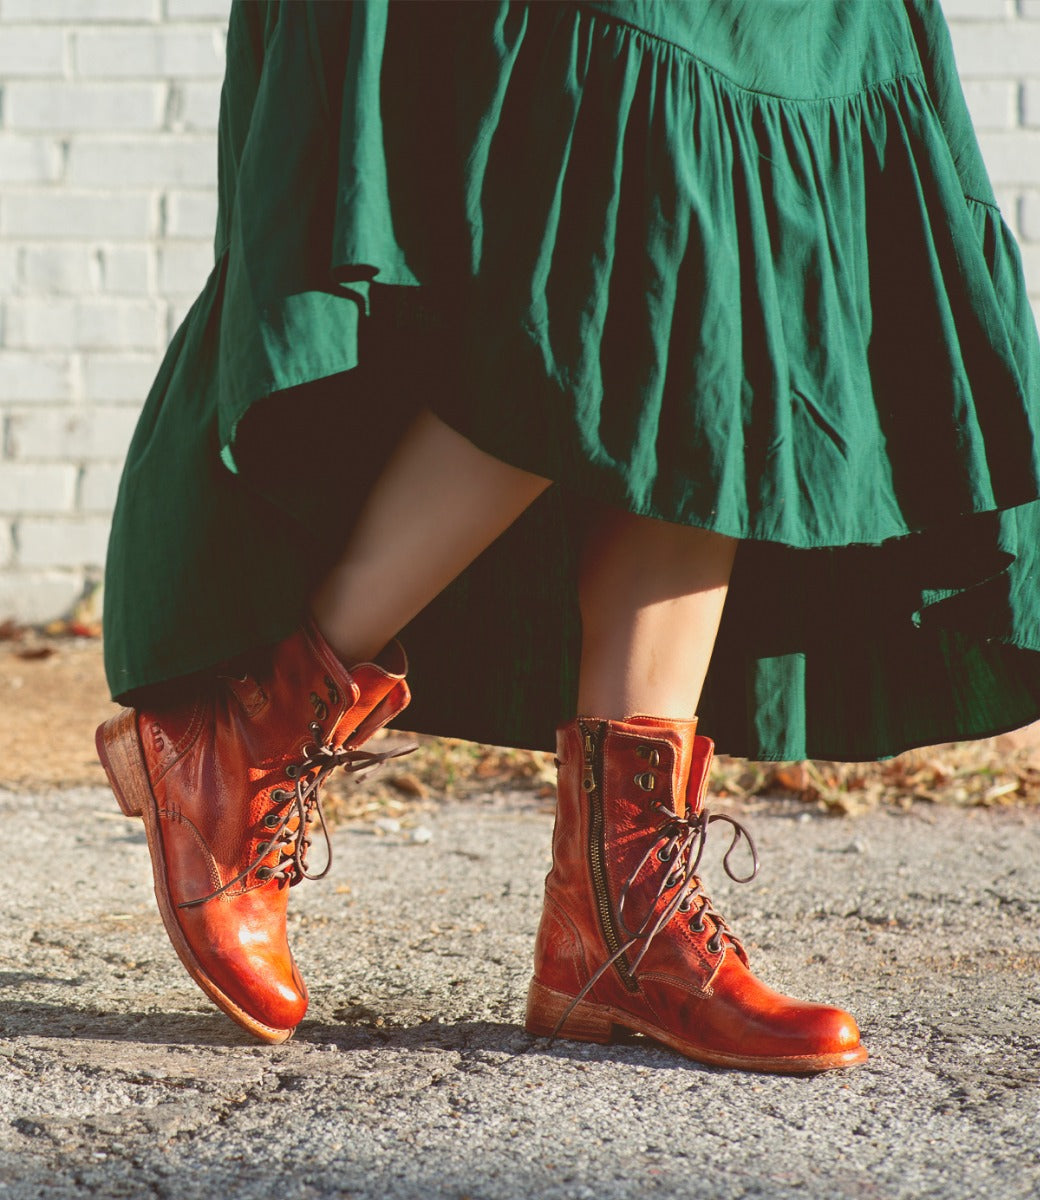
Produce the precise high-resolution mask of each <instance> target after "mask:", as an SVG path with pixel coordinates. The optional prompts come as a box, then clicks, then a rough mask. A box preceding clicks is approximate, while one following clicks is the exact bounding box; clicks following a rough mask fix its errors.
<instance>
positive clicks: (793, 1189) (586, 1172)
mask: <svg viewBox="0 0 1040 1200" xmlns="http://www.w3.org/2000/svg"><path fill="white" fill-rule="evenodd" d="M734 811H736V810H734ZM0 813H2V814H3V821H4V828H5V829H6V830H7V835H8V838H7V844H8V847H9V850H8V859H7V864H8V869H7V873H6V874H7V879H8V886H7V888H6V889H5V893H4V897H3V899H2V901H0V918H2V919H0V985H2V986H0V1060H2V1066H3V1069H2V1071H0V1117H2V1119H0V1200H29V1198H30V1197H31V1198H33V1200H36V1198H40V1197H42V1198H57V1197H66V1196H69V1197H71V1196H100V1197H106V1198H107V1197H122V1196H127V1197H153V1196H154V1197H163V1198H167V1197H168V1198H171V1200H173V1198H176V1200H181V1198H184V1197H206V1198H207V1200H211V1198H212V1197H214V1196H218V1197H221V1198H222V1200H237V1198H240V1197H241V1198H247V1197H248V1198H252V1197H257V1198H260V1197H269V1196H271V1195H272V1194H277V1195H278V1196H279V1197H280V1198H283V1200H296V1198H297V1197H298V1198H301V1200H303V1198H309V1197H343V1198H351V1200H368V1198H370V1197H371V1198H372V1200H375V1198H376V1197H380V1198H383V1197H388V1198H391V1200H393V1198H406V1197H407V1198H411V1197H431V1196H432V1197H450V1198H452V1200H464V1198H468V1200H512V1198H519V1197H530V1196H539V1197H546V1198H549V1200H572V1198H577V1200H580V1198H584V1197H588V1198H590V1200H591V1198H592V1197H595V1198H596V1200H615V1198H617V1200H622V1198H629V1197H631V1198H635V1197H645V1196H651V1197H652V1196H662V1197H663V1196H682V1197H705V1198H707V1197H711V1198H712V1200H729V1198H731V1197H732V1198H738V1197H760V1196H761V1197H769V1198H770V1200H775V1198H778V1197H794V1196H798V1197H800V1198H804V1197H813V1198H815V1197H820V1198H821V1200H823V1198H827V1200H833V1198H835V1197H857V1198H858V1197H884V1198H890V1197H891V1198H895V1197H907V1198H910V1197H913V1198H914V1200H923V1198H929V1197H936V1198H939V1197H942V1198H943V1200H949V1198H950V1197H976V1196H977V1197H987V1198H989V1197H999V1198H1001V1200H1009V1198H1016V1197H1033V1196H1035V1195H1037V1194H1038V1192H1040V934H1038V928H1040V921H1038V916H1040V814H1038V813H1037V812H1036V811H1029V810H1025V809H1005V810H958V809H952V808H942V809H939V808H929V807H927V806H915V807H914V808H913V809H911V810H909V811H906V812H900V811H892V810H884V811H878V812H875V813H872V814H870V815H868V816H865V817H861V818H858V819H854V820H853V819H848V818H846V819H834V818H827V817H818V816H815V815H809V814H808V813H795V812H794V811H792V809H791V806H787V807H780V806H777V807H775V808H774V809H773V810H771V811H770V810H769V809H768V806H766V807H765V809H764V810H763V811H760V812H755V813H751V814H750V815H749V814H748V813H747V810H745V811H744V813H743V814H741V816H742V819H744V820H745V821H746V822H747V823H748V824H749V825H750V827H751V828H752V830H753V832H754V834H755V837H756V841H757V842H758V845H759V850H760V853H761V855H762V859H763V867H762V870H761V872H760V874H759V876H758V878H757V879H755V880H754V881H753V882H752V883H750V884H747V885H745V886H743V887H736V886H735V885H733V884H732V883H731V882H730V881H729V880H727V879H726V878H725V876H724V875H723V873H722V870H721V867H720V866H719V865H718V855H719V854H720V853H721V851H722V850H724V849H725V842H726V839H725V838H722V839H720V840H721V841H722V842H723V843H724V844H723V846H722V847H721V849H720V848H719V847H718V846H716V848H715V850H714V852H713V851H712V848H711V843H710V842H709V851H708V856H707V858H706V863H707V865H706V867H705V872H704V873H705V876H706V879H707V882H708V889H709V891H710V892H711V894H712V895H713V898H714V899H715V901H716V904H717V906H718V908H719V909H720V911H722V912H723V913H724V914H726V915H727V917H728V918H729V919H730V920H731V923H732V924H733V925H734V927H735V929H736V930H737V932H739V933H740V934H741V936H742V938H743V939H744V941H745V943H746V945H747V947H748V949H749V952H750V954H751V959H752V966H753V967H754V969H755V970H756V972H757V973H758V974H759V975H760V976H761V977H762V978H763V979H765V980H766V982H768V983H770V984H772V985H773V986H775V987H778V988H780V989H782V990H788V991H791V992H793V993H795V994H798V995H800V996H803V997H806V998H810V999H818V1000H823V1001H828V1002H835V1003H839V1004H842V1005H844V1006H846V1007H848V1008H849V1009H850V1011H852V1012H853V1013H854V1014H855V1015H856V1017H857V1018H858V1019H859V1021H860V1024H861V1026H862V1027H863V1033H864V1040H865V1041H866V1043H867V1045H868V1046H869V1048H870V1050H871V1054H872V1057H871V1059H870V1061H869V1062H868V1063H867V1064H866V1065H864V1066H862V1067H859V1068H857V1069H855V1070H852V1071H847V1072H832V1073H827V1074H824V1075H819V1076H816V1077H810V1078H789V1077H788V1078H785V1077H780V1076H765V1075H761V1076H759V1075H752V1074H745V1073H736V1072H726V1071H720V1070H715V1069H713V1068H708V1067H702V1066H699V1065H698V1064H696V1063H690V1062H687V1061H685V1060H683V1059H681V1058H679V1057H678V1056H677V1055H675V1054H673V1053H671V1052H670V1051H667V1050H664V1049H661V1048H658V1047H656V1046H654V1045H653V1044H652V1043H650V1042H647V1041H645V1040H643V1039H639V1038H635V1037H633V1038H631V1039H629V1040H627V1041H626V1042H623V1043H619V1044H616V1045H612V1046H603V1047H600V1046H592V1045H585V1044H581V1043H568V1042H559V1043H556V1044H555V1045H553V1046H552V1047H548V1046H547V1045H546V1043H545V1042H542V1041H537V1040H535V1039H533V1038H531V1037H529V1036H528V1035H527V1034H526V1033H524V1031H523V1028H522V1019H523V1005H524V995H525V991H526V986H527V981H528V977H529V972H530V955H531V949H532V945H533V939H534V931H535V927H536V924H537V920H538V916H539V906H540V899H541V887H542V878H543V876H544V873H545V871H546V869H547V867H548V860H549V838H550V830H551V820H552V819H551V817H550V816H549V815H547V814H546V813H545V812H544V811H540V810H539V808H538V806H537V803H536V802H533V801H532V800H531V799H530V798H529V797H524V796H520V795H512V796H511V795H497V796H488V797H486V798H478V799H476V800H470V801H466V802H461V801H460V802H450V803H446V804H444V805H443V806H442V807H440V808H439V809H438V810H437V811H436V812H435V813H433V814H432V815H430V816H424V818H423V821H424V823H425V825H426V826H427V827H428V829H429V832H430V834H431V836H430V838H429V840H428V841H415V840H412V839H411V838H410V837H409V836H408V831H407V830H403V831H401V833H400V834H394V833H390V834H382V833H381V832H380V831H377V830H375V829H374V828H373V827H372V826H370V825H350V826H344V827H341V828H339V829H337V830H336V831H335V832H334V841H335V850H336V861H335V864H334V867H333V871H332V874H331V875H330V877H329V878H328V879H326V880H324V881H322V882H319V883H313V884H309V885H306V886H303V887H300V888H297V889H295V890H294V893H293V898H292V904H291V907H290V936H291V940H292V944H293V947H294V951H295V953H296V957H297V960H298V961H299V963H300V966H301V970H302V972H303V974H304V976H305V978H306V979H307V981H308V984H309V986H310V990H311V1007H310V1011H309V1013H308V1017H307V1019H306V1021H305V1022H304V1024H303V1025H302V1026H301V1028H300V1030H299V1031H298V1033H297V1036H296V1037H295V1038H294V1039H293V1040H292V1041H290V1042H288V1043H286V1044H285V1045H283V1046H279V1047H266V1046H261V1045H260V1044H258V1043H255V1042H253V1041H252V1040H251V1039H250V1038H249V1037H248V1035H247V1034H245V1033H242V1032H240V1031H239V1030H238V1029H237V1027H236V1026H235V1025H233V1024H232V1023H231V1022H230V1021H229V1020H227V1018H225V1017H224V1016H223V1015H222V1014H220V1013H219V1012H217V1011H216V1010H215V1009H214V1008H213V1007H212V1006H211V1005H209V1004H208V1002H207V1001H206V1000H205V999H204V997H203V996H202V994H201V993H200V992H198V991H197V990H196V989H195V987H194V985H193V984H192V983H191V982H190V980H189V979H188V977H187V975H186V974H185V973H184V971H183V970H182V969H181V967H180V964H179V963H178V961H177V959H176V957H175V955H174V953H173V951H172V949H171V948H170V947H169V945H168V943H167V941H166V936H165V933H164V932H163V928H162V925H161V923H160V921H159V918H158V915H157V912H156V910H155V904H154V900H153V898H152V895H151V877H150V870H149V865H148V855H147V849H146V846H145V841H144V835H143V830H142V827H141V825H140V824H139V823H137V822H134V821H127V820H125V819H124V818H122V817H121V816H120V815H119V814H118V813H117V812H116V810H115V805H114V802H113V801H112V798H111V795H110V794H109V793H108V792H107V791H104V790H101V789H97V788H85V789H75V790H63V791H52V792H46V793H39V794H31V795H30V794H26V793H15V792H7V791H2V790H0ZM15 848H17V858H15V856H14V853H13V851H14V849H15Z"/></svg>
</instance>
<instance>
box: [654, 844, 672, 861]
mask: <svg viewBox="0 0 1040 1200" xmlns="http://www.w3.org/2000/svg"><path fill="white" fill-rule="evenodd" d="M657 861H658V862H663V863H665V862H671V861H672V852H671V850H669V848H668V847H667V846H662V847H661V848H660V850H658V851H657Z"/></svg>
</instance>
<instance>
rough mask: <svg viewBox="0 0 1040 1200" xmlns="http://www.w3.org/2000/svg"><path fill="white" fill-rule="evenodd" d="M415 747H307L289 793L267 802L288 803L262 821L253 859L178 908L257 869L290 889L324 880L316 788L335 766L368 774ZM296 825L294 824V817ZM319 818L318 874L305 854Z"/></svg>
mask: <svg viewBox="0 0 1040 1200" xmlns="http://www.w3.org/2000/svg"><path fill="white" fill-rule="evenodd" d="M415 749H417V747H416V746H415V745H406V746H399V747H396V748H394V749H393V750H384V751H382V752H375V751H371V750H355V749H351V748H349V747H346V746H341V747H337V746H332V745H319V744H317V743H311V745H309V746H307V747H305V750H304V758H303V761H302V762H301V763H291V764H290V765H289V766H288V767H287V768H286V774H287V775H288V776H289V778H290V779H293V780H295V785H294V787H293V789H292V791H287V790H286V789H285V788H275V789H274V791H273V792H272V793H271V800H272V802H273V803H275V804H284V803H285V802H286V801H289V803H288V805H287V806H286V808H285V811H284V812H283V813H282V814H281V815H280V816H279V814H278V813H277V812H274V811H272V812H271V813H268V815H267V817H265V818H264V825H265V826H266V827H268V828H270V829H271V836H270V838H269V840H267V841H263V842H260V843H259V845H258V846H257V856H256V858H254V859H253V861H252V862H250V863H249V865H248V866H246V867H244V868H243V869H242V870H241V871H239V873H238V874H237V875H235V876H234V877H233V878H232V879H229V880H228V881H227V882H226V883H224V884H221V886H220V887H219V888H217V889H216V890H215V891H213V892H210V893H209V895H208V896H200V897H199V898H198V899H197V900H185V901H183V902H182V903H180V904H178V905H177V907H178V908H192V907H193V906H194V905H197V904H205V903H206V902H207V901H208V900H213V899H215V898H216V897H217V896H220V895H223V893H224V892H226V891H227V890H228V888H231V887H234V885H235V884H236V883H240V882H241V881H242V880H243V879H245V877H246V876H247V875H248V874H249V873H250V872H251V871H256V875H257V878H258V879H261V880H264V881H266V880H269V879H288V880H289V885H290V887H292V886H294V885H295V884H297V883H300V882H302V881H303V880H304V879H323V878H324V877H325V876H326V875H327V874H328V873H329V869H330V868H331V867H332V839H331V837H330V835H329V827H328V823H327V821H326V819H325V811H324V809H323V808H322V805H321V797H320V794H319V789H320V787H321V785H322V784H323V783H324V782H325V779H326V777H327V776H328V775H329V774H330V773H331V772H332V771H334V770H336V768H337V767H341V768H342V769H343V770H344V771H346V772H348V774H351V775H356V776H359V777H360V776H362V775H367V774H368V773H369V772H370V771H373V770H375V768H376V767H378V766H381V765H382V764H383V763H384V762H386V760H387V759H390V758H399V757H400V756H401V755H403V754H410V753H411V752H412V751H413V750H415ZM294 817H295V818H296V823H295V824H293V818H294ZM315 817H317V819H318V824H319V827H320V829H321V835H322V837H323V839H324V841H325V865H324V866H323V867H322V869H321V870H320V871H312V870H310V869H309V868H308V865H307V851H308V849H309V848H310V845H311V839H310V838H309V837H308V836H307V831H308V829H309V827H310V826H311V825H312V824H313V822H314V818H315ZM275 850H278V851H279V852H280V858H279V861H278V865H277V866H276V867H264V866H262V865H261V864H262V863H263V861H264V859H265V858H267V857H268V856H269V855H270V854H271V853H272V852H273V851H275Z"/></svg>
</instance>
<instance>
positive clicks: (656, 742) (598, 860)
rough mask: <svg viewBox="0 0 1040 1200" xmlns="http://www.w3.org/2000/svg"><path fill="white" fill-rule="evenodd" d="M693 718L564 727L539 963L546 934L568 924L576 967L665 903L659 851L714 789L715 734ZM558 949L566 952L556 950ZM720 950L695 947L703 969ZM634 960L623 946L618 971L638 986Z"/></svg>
mask: <svg viewBox="0 0 1040 1200" xmlns="http://www.w3.org/2000/svg"><path fill="white" fill-rule="evenodd" d="M696 728H697V722H696V719H693V720H689V721H661V720H656V719H654V718H652V717H644V716H636V717H631V718H629V719H628V720H627V721H605V720H597V719H592V718H578V719H577V720H575V721H572V722H570V723H569V724H567V725H564V726H561V727H560V729H559V730H558V731H557V762H558V763H559V776H558V807H557V814H556V826H555V829H554V832H553V865H552V869H551V871H550V872H549V876H548V878H547V879H546V896H547V912H548V913H550V914H551V915H550V916H549V917H548V918H547V921H546V922H543V929H542V930H541V931H540V933H539V939H538V944H537V945H536V955H535V957H536V973H537V969H538V968H537V964H538V963H539V962H541V961H543V959H544V954H543V951H544V950H545V949H546V947H547V944H548V942H549V941H552V942H554V943H555V944H556V945H559V943H560V940H561V937H564V934H566V937H567V938H570V939H571V940H572V941H576V942H578V943H580V944H581V946H582V949H583V953H582V955H580V956H579V955H578V954H577V952H575V953H574V954H572V955H571V956H570V958H571V959H573V960H574V964H575V971H576V972H577V973H578V974H580V973H581V971H580V970H579V968H578V959H579V958H583V959H584V961H585V962H586V963H592V964H593V967H595V966H598V965H599V964H600V963H602V962H604V961H606V960H607V959H608V958H611V957H613V956H614V955H616V954H618V952H619V950H620V949H621V947H622V945H623V944H624V943H625V942H627V941H628V940H629V938H630V936H631V934H632V932H633V931H634V930H635V929H636V928H638V927H639V926H641V925H643V924H644V923H645V922H646V921H647V920H651V921H652V920H653V914H654V913H656V912H658V911H659V910H660V909H661V908H662V907H663V905H664V904H665V903H666V900H665V899H663V898H662V896H661V894H660V893H661V884H662V880H663V879H664V878H665V877H666V876H667V874H668V870H669V868H668V866H667V864H666V863H665V862H663V861H662V860H661V859H660V858H659V857H658V855H657V853H656V851H657V850H660V849H663V848H664V847H666V846H667V844H668V842H669V830H670V829H671V827H672V825H673V823H674V822H675V821H677V820H679V819H682V818H686V817H687V816H689V817H693V816H695V815H696V814H698V813H699V812H700V811H701V808H702V806H703V802H704V795H705V791H706V789H707V782H708V775H709V770H710V765H711V758H712V749H713V744H712V742H711V739H710V738H706V737H698V736H697V735H696ZM550 926H551V928H550ZM553 957H554V959H555V961H556V962H557V963H559V962H560V961H561V958H560V955H559V953H558V951H555V952H554V954H553ZM718 958H719V955H717V954H716V955H708V956H704V955H698V959H699V961H700V966H701V970H702V973H703V974H705V975H706V976H707V975H710V974H711V971H712V970H713V969H714V967H715V965H717V961H718ZM630 961H631V956H630V955H628V954H622V955H621V956H620V957H619V958H618V959H617V961H616V963H615V965H614V967H613V968H612V969H611V974H612V976H613V977H615V979H616V982H617V983H619V984H621V985H622V986H623V987H624V988H625V989H626V990H628V991H635V990H637V987H638V985H637V984H636V981H635V978H634V976H633V974H632V971H631V968H630ZM587 978H588V974H586V975H585V979H587ZM584 981H585V980H582V982H584Z"/></svg>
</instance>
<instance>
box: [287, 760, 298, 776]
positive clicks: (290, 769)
mask: <svg viewBox="0 0 1040 1200" xmlns="http://www.w3.org/2000/svg"><path fill="white" fill-rule="evenodd" d="M285 773H286V775H288V776H289V778H290V779H295V778H296V776H297V775H299V773H300V768H299V767H298V766H297V765H296V764H295V763H290V764H289V765H288V766H287V767H286V768H285Z"/></svg>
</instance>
